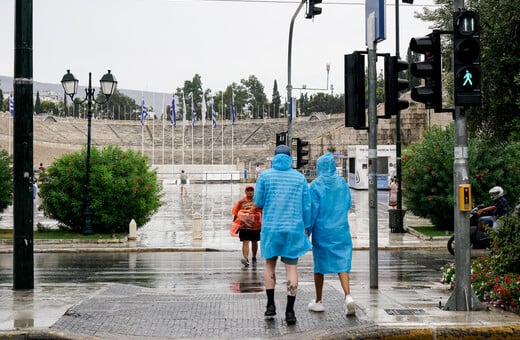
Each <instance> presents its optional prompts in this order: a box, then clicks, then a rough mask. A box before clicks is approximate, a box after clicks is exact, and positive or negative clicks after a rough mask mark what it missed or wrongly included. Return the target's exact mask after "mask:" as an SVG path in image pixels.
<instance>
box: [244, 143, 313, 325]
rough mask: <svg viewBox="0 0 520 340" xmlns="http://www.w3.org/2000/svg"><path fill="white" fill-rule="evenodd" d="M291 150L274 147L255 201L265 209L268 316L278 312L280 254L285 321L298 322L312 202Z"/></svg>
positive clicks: (263, 236)
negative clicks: (300, 261) (299, 266)
mask: <svg viewBox="0 0 520 340" xmlns="http://www.w3.org/2000/svg"><path fill="white" fill-rule="evenodd" d="M291 164H292V158H291V149H289V147H287V146H286V145H279V146H277V147H276V149H275V156H274V157H273V159H272V168H271V169H268V170H265V171H263V172H261V173H260V176H259V177H258V179H257V181H256V190H255V196H254V201H255V204H256V205H257V207H259V208H261V209H262V231H261V234H260V237H261V239H262V242H261V243H260V251H261V254H262V257H263V258H264V259H266V262H265V267H264V285H265V290H266V294H267V306H266V311H265V317H266V319H272V318H273V317H274V316H275V315H276V307H275V303H274V288H275V285H276V277H275V268H276V261H277V259H278V257H280V258H281V261H282V262H283V263H284V264H285V271H286V275H287V306H286V310H285V320H286V322H287V324H295V323H296V316H295V314H294V302H295V300H296V292H297V288H298V270H297V264H298V258H299V257H300V256H302V255H304V254H305V253H306V252H308V251H309V250H310V249H311V244H310V241H309V238H308V237H307V235H306V228H308V227H309V224H310V212H311V211H310V210H311V202H310V196H309V187H308V184H307V180H306V179H305V176H303V175H302V174H301V173H300V172H298V171H296V170H294V169H292V168H291Z"/></svg>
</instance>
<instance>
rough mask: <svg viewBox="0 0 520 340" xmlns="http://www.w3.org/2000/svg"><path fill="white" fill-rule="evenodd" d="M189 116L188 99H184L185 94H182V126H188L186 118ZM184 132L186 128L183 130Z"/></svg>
mask: <svg viewBox="0 0 520 340" xmlns="http://www.w3.org/2000/svg"><path fill="white" fill-rule="evenodd" d="M187 116H188V113H187V109H186V98H185V97H184V92H183V93H182V126H186V117H187ZM183 131H184V128H183Z"/></svg>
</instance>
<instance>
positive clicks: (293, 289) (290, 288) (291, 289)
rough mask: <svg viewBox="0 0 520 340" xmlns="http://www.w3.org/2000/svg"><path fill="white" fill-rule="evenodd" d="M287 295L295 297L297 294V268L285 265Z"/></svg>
mask: <svg viewBox="0 0 520 340" xmlns="http://www.w3.org/2000/svg"><path fill="white" fill-rule="evenodd" d="M285 272H286V275H287V295H289V296H296V293H297V292H298V267H296V265H295V264H286V265H285Z"/></svg>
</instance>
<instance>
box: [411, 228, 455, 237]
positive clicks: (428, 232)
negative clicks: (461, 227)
mask: <svg viewBox="0 0 520 340" xmlns="http://www.w3.org/2000/svg"><path fill="white" fill-rule="evenodd" d="M408 228H411V229H413V230H415V231H417V232H418V233H420V234H423V235H424V236H427V237H439V236H451V235H453V231H451V230H442V229H437V228H435V227H432V226H413V227H412V226H408Z"/></svg>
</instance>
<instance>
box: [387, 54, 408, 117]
mask: <svg viewBox="0 0 520 340" xmlns="http://www.w3.org/2000/svg"><path fill="white" fill-rule="evenodd" d="M405 70H408V63H407V62H406V61H404V60H401V59H398V58H397V57H393V56H388V55H387V56H385V116H384V118H390V117H391V116H392V115H395V114H397V111H400V110H404V109H406V108H408V106H410V103H409V102H408V100H405V99H400V98H399V96H400V93H399V92H400V91H403V90H406V89H408V85H409V83H408V79H401V78H399V73H401V71H405Z"/></svg>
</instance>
